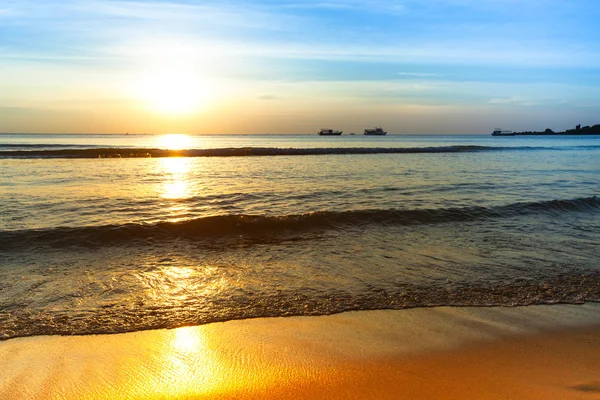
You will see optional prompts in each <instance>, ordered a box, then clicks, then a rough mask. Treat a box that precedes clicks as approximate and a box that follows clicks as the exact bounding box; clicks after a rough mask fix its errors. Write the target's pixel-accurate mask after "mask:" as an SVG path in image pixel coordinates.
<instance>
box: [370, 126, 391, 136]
mask: <svg viewBox="0 0 600 400" xmlns="http://www.w3.org/2000/svg"><path fill="white" fill-rule="evenodd" d="M365 135H374V136H384V135H387V132H386V131H384V130H383V129H382V128H381V127H380V126H376V127H375V128H369V129H365Z"/></svg>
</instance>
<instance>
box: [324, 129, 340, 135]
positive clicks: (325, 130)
mask: <svg viewBox="0 0 600 400" xmlns="http://www.w3.org/2000/svg"><path fill="white" fill-rule="evenodd" d="M341 134H342V131H334V130H333V129H321V130H320V131H319V135H321V136H340V135H341Z"/></svg>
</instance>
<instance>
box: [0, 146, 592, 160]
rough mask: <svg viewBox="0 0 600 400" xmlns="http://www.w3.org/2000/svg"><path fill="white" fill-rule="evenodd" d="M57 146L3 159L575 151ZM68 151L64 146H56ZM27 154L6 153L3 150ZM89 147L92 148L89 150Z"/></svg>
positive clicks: (0, 153)
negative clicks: (178, 148)
mask: <svg viewBox="0 0 600 400" xmlns="http://www.w3.org/2000/svg"><path fill="white" fill-rule="evenodd" d="M52 146H54V145H13V144H11V145H0V158H134V157H250V156H308V155H343V154H423V153H465V152H466V153H473V152H486V151H511V150H512V151H515V150H519V151H527V150H561V149H568V150H572V149H573V147H565V148H561V147H522V146H521V147H507V146H506V147H505V146H475V145H456V146H436V147H375V148H371V147H356V148H352V147H334V148H272V147H236V148H217V149H184V150H168V149H157V148H83V149H82V148H77V147H78V146H76V145H73V146H68V147H69V148H61V149H52V148H50V149H48V148H47V147H52ZM57 146H60V147H65V146H63V145H57ZM26 147H27V148H28V147H31V149H29V148H28V149H27V150H3V149H4V148H8V149H11V148H26ZM87 147H89V146H87ZM575 148H578V149H598V148H600V146H575Z"/></svg>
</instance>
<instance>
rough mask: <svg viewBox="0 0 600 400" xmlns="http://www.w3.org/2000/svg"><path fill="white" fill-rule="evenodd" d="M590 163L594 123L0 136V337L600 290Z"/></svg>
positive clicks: (593, 163)
mask: <svg viewBox="0 0 600 400" xmlns="http://www.w3.org/2000/svg"><path fill="white" fill-rule="evenodd" d="M107 148H112V149H117V150H118V151H119V152H122V150H123V149H125V148H126V149H127V152H123V154H124V155H127V154H134V155H135V157H130V158H100V159H98V158H97V155H96V156H95V158H78V156H74V154H77V153H72V152H71V151H83V152H84V153H85V154H86V155H89V154H91V153H90V152H91V151H96V150H97V149H107ZM227 148H237V149H239V148H246V149H248V151H246V153H244V154H249V155H244V154H238V153H236V154H235V156H224V155H227V154H225V152H226V150H219V149H227ZM325 148H327V149H344V148H352V149H358V150H355V154H332V153H336V152H337V153H343V151H337V150H335V151H333V152H331V151H329V152H328V154H321V153H320V151H321V150H319V149H325ZM141 149H188V151H189V152H190V153H188V155H197V156H195V157H161V158H156V157H140V156H141V155H144V152H145V151H146V150H144V151H142V150H141ZM203 149H217V152H216V156H215V154H212V156H210V157H207V156H204V155H203V154H201V151H199V150H203ZM255 149H270V150H268V151H267V152H266V153H265V154H271V155H265V156H252V154H253V153H252V151H255ZM277 149H280V150H277ZM281 149H313V150H311V151H305V152H304V153H308V155H301V156H300V155H285V154H286V153H285V152H283V151H281ZM361 149H368V151H363V150H361ZM385 149H396V151H398V150H399V152H397V153H385V152H383V151H384V150H385ZM409 149H412V150H410V151H409ZM415 149H417V151H414V150H415ZM419 149H433V151H430V150H428V151H420V150H419ZM56 150H67V153H63V154H58V155H57V154H55V153H52V152H53V151H56ZM103 151H105V150H103ZM373 151H375V152H379V151H381V152H382V153H380V154H371V152H373ZM14 152H19V154H18V155H16V156H15V153H14ZM27 152H37V153H27ZM288 153H289V152H288ZM361 153H363V154H361ZM198 155H199V156H198ZM219 155H221V156H219ZM74 157H75V158H74ZM599 178H600V138H597V137H510V138H493V137H491V136H467V135H465V136H408V137H407V136H393V135H390V136H386V137H363V136H358V135H357V136H342V137H335V138H331V137H328V138H322V137H318V136H317V135H288V136H285V135H279V136H278V135H261V136H243V135H231V136H182V135H179V136H166V137H159V136H150V135H42V136H36V135H0V194H1V196H0V257H1V260H2V261H0V337H2V338H9V337H14V336H23V335H35V334H51V333H65V334H82V333H92V332H95V333H110V332H122V331H130V330H139V329H147V328H158V327H174V326H181V325H187V324H197V323H205V322H210V321H218V320H228V319H237V318H247V317H257V316H282V315H314V314H329V313H335V312H340V311H344V310H351V309H352V310H354V309H384V308H405V307H420V306H433V305H507V306H508V305H516V304H540V303H555V302H571V303H577V302H582V301H600V266H599V265H598V261H597V260H598V259H600V246H598V243H600V198H599V197H597V196H598V193H599V192H600V190H599V189H600V183H599V182H600V179H599Z"/></svg>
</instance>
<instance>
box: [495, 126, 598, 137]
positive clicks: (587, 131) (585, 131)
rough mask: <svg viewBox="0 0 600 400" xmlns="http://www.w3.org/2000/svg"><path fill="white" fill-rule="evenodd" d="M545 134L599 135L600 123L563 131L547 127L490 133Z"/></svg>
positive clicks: (513, 134)
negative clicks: (541, 129) (536, 130)
mask: <svg viewBox="0 0 600 400" xmlns="http://www.w3.org/2000/svg"><path fill="white" fill-rule="evenodd" d="M542 135H544V136H547V135H600V124H599V125H594V126H584V127H581V125H577V126H576V127H575V129H567V130H566V131H563V132H554V131H553V130H552V129H550V128H548V129H545V130H543V131H541V132H535V131H524V132H510V131H501V130H495V131H494V133H492V136H542Z"/></svg>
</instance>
